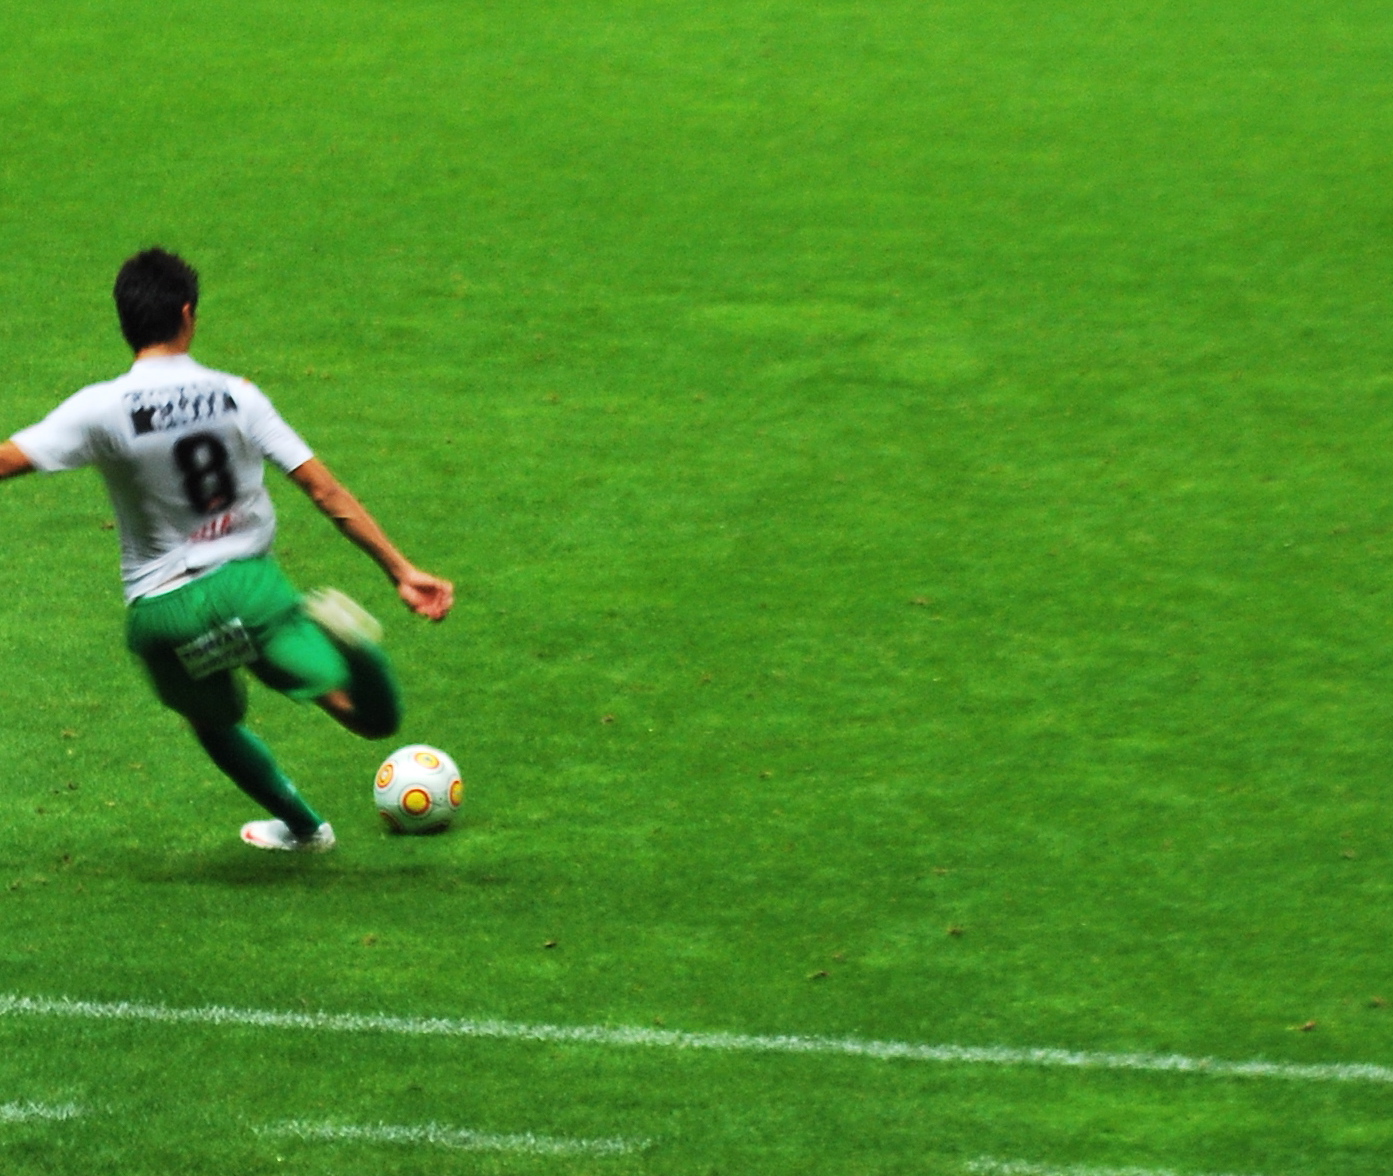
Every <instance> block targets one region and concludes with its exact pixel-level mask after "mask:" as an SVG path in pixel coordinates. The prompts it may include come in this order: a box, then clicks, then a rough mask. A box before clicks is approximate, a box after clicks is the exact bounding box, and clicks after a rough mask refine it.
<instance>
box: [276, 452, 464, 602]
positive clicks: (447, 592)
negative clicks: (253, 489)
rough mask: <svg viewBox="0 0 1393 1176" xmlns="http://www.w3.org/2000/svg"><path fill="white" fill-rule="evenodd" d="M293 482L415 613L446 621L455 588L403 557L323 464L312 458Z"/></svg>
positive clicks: (292, 475) (293, 476)
mask: <svg viewBox="0 0 1393 1176" xmlns="http://www.w3.org/2000/svg"><path fill="white" fill-rule="evenodd" d="M290 479H291V481H293V482H294V483H295V484H296V485H297V486H299V487H300V489H301V490H303V491H304V492H305V493H306V494H308V495H309V497H310V500H311V501H312V502H313V503H314V504H315V506H317V507H319V509H320V510H321V511H323V513H324V514H325V515H327V516H328V517H329V518H330V519H332V520H333V521H334V525H335V526H337V527H338V529H339V530H340V531H342V532H343V533H344V534H345V535H346V536H348V538H349V539H351V540H352V541H353V542H354V543H356V544H357V545H358V546H359V547H361V548H362V549H363V550H364V551H366V552H367V553H368V554H369V555H370V556H372V558H373V559H374V560H376V561H377V563H378V565H379V566H380V567H381V568H382V570H383V571H384V572H386V573H387V575H388V576H389V577H390V578H391V580H392V583H394V584H395V585H396V586H397V595H398V596H400V597H401V598H402V600H403V601H404V602H405V603H406V606H407V607H408V608H409V609H411V611H412V612H415V613H419V614H420V615H421V616H423V617H429V618H430V619H431V620H432V621H443V620H444V619H445V618H446V617H447V616H448V615H449V612H450V609H451V608H452V607H453V605H454V603H455V586H454V585H453V584H451V583H450V581H449V580H442V579H441V578H440V577H439V576H432V575H431V574H430V573H429V572H423V571H421V570H420V569H419V568H417V567H415V566H414V565H413V564H412V563H411V561H410V560H408V559H407V558H406V556H404V555H402V553H401V552H400V551H398V550H397V548H396V546H395V545H394V544H393V543H392V541H391V540H390V539H388V538H387V535H386V532H384V531H383V530H382V528H381V527H379V526H378V525H377V521H376V520H375V519H374V518H373V517H372V515H370V514H368V512H367V510H366V508H365V507H364V506H363V504H362V503H361V502H359V501H358V500H357V499H356V498H354V497H353V495H352V494H350V493H349V491H348V489H347V487H345V486H344V485H343V483H341V482H340V481H339V480H338V479H337V478H336V477H334V475H333V474H331V473H330V472H329V468H328V467H327V466H326V465H325V464H324V463H323V462H322V461H320V460H319V459H318V458H317V457H312V458H310V460H309V461H307V462H305V463H304V464H303V465H300V466H296V468H295V469H293V470H291V471H290Z"/></svg>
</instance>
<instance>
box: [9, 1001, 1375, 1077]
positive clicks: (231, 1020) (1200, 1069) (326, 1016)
mask: <svg viewBox="0 0 1393 1176" xmlns="http://www.w3.org/2000/svg"><path fill="white" fill-rule="evenodd" d="M26 1015H27V1016H42V1017H70V1018H75V1019H79V1020H97V1021H151V1022H155V1023H157V1024H167V1025H230V1026H245V1027H248V1028H253V1029H304V1030H308V1031H310V1032H320V1033H390V1034H400V1035H404V1036H412V1037H472V1038H486V1039H494V1040H503V1041H536V1042H548V1043H554V1044H563V1045H618V1046H647V1047H649V1048H657V1049H700V1050H714V1051H719V1052H725V1053H782V1054H823V1055H828V1054H831V1055H840V1056H842V1057H857V1058H875V1059H878V1060H886V1061H890V1060H900V1061H910V1062H947V1063H953V1062H956V1063H962V1064H967V1065H984V1066H1048V1067H1065V1068H1069V1069H1078V1070H1134V1071H1140V1072H1145V1073H1168V1074H1201V1075H1205V1076H1207V1077H1215V1078H1277V1079H1284V1080H1286V1081H1292V1082H1376V1083H1387V1084H1393V1067H1389V1066H1376V1065H1369V1064H1365V1063H1359V1062H1311V1063H1300V1062H1264V1061H1252V1062H1226V1061H1222V1060H1220V1059H1218V1058H1197V1057H1189V1056H1186V1055H1184V1054H1152V1053H1096V1052H1091V1051H1087V1050H1068V1049H1017V1048H1012V1047H1010V1046H976V1045H919V1044H915V1043H914V1042H908V1041H874V1040H868V1039H866V1038H860V1037H792V1036H780V1037H764V1036H756V1035H752V1034H744V1033H684V1032H682V1031H680V1030H673V1029H645V1028H640V1027H638V1026H624V1025H617V1026H608V1025H534V1024H526V1023H523V1022H519V1021H491V1020H490V1021H474V1020H457V1019H453V1018H443V1017H442V1018H433V1017H389V1016H382V1015H359V1014H354V1013H281V1012H275V1011H271V1010H263V1009H237V1008H227V1007H224V1006H221V1005H207V1006H204V1007H202V1008H170V1007H168V1006H167V1005H157V1004H138V1003H133V1002H127V1001H117V1002H110V1003H103V1002H96V1001H84V1000H69V999H67V998H66V997H57V998H52V997H29V996H3V995H0V1016H12V1017H13V1016H26Z"/></svg>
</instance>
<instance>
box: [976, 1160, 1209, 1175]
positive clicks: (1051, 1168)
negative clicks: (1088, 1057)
mask: <svg viewBox="0 0 1393 1176" xmlns="http://www.w3.org/2000/svg"><path fill="white" fill-rule="evenodd" d="M967 1171H968V1172H969V1173H970V1174H971V1176H1184V1174H1182V1173H1180V1172H1177V1171H1175V1170H1174V1169H1172V1168H1099V1167H1095V1166H1093V1165H1089V1164H1064V1165H1054V1164H1036V1163H1032V1162H1031V1161H1029V1160H997V1159H992V1158H991V1157H990V1156H983V1157H982V1158H981V1159H977V1160H972V1161H970V1162H969V1163H968V1165H967ZM1193 1176H1205V1174H1203V1173H1198V1172H1196V1173H1194V1174H1193ZM1208 1176H1220V1174H1219V1173H1209V1174H1208Z"/></svg>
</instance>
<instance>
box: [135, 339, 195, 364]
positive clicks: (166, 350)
mask: <svg viewBox="0 0 1393 1176" xmlns="http://www.w3.org/2000/svg"><path fill="white" fill-rule="evenodd" d="M188 353H189V345H188V344H187V343H185V344H183V345H182V346H180V344H179V342H178V340H175V339H171V340H170V341H169V342H168V343H152V344H151V345H150V346H149V347H142V348H141V349H140V350H139V351H137V352H136V353H135V362H136V363H139V362H140V361H141V360H142V359H168V358H169V357H170V356H173V355H188Z"/></svg>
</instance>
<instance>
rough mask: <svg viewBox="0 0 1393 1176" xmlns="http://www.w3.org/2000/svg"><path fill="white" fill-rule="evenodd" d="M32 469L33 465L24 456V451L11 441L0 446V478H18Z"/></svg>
mask: <svg viewBox="0 0 1393 1176" xmlns="http://www.w3.org/2000/svg"><path fill="white" fill-rule="evenodd" d="M33 468H34V463H33V462H32V461H30V460H29V459H28V458H27V457H25V456H24V450H22V449H20V447H19V446H18V445H16V444H15V443H14V442H13V441H6V442H5V443H4V444H3V445H0V478H14V477H18V476H19V475H20V474H27V473H29V471H30V470H32V469H33Z"/></svg>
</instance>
